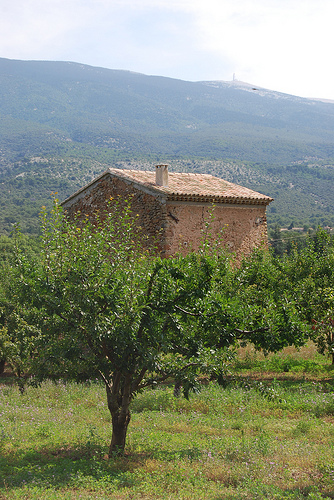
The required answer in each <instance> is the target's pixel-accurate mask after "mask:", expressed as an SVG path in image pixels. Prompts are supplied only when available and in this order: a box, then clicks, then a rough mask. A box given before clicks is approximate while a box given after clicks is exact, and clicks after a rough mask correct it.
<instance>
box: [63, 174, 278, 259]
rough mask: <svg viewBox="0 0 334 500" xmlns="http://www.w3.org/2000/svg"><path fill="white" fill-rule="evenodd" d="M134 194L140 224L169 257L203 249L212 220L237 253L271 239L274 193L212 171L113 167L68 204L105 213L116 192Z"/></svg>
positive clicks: (72, 210)
mask: <svg viewBox="0 0 334 500" xmlns="http://www.w3.org/2000/svg"><path fill="white" fill-rule="evenodd" d="M111 197H112V198H117V197H120V199H128V198H129V197H131V206H132V209H133V211H134V213H135V214H136V217H137V219H136V220H137V221H138V225H139V226H140V228H141V230H142V231H144V232H145V235H147V236H148V239H149V241H150V242H151V244H153V242H154V241H155V242H156V244H157V247H158V250H159V252H160V254H161V256H163V257H168V256H171V255H174V254H176V253H177V252H179V251H181V253H183V254H185V253H188V252H190V251H192V250H194V251H196V250H198V248H199V246H200V244H201V242H202V241H203V232H205V230H206V228H207V224H208V223H209V232H210V234H211V235H212V237H213V238H218V237H220V238H221V241H222V243H223V244H224V245H225V246H226V247H227V248H228V249H229V250H230V251H232V252H235V255H236V259H237V260H240V258H241V256H242V255H248V254H249V253H250V252H251V251H252V249H254V248H255V247H258V246H260V245H262V244H264V245H267V224H266V207H267V205H268V204H269V203H270V202H271V201H272V198H270V197H269V196H265V195H263V194H260V193H257V192H255V191H252V190H251V189H247V188H245V187H241V186H238V185H236V184H232V183H231V182H227V181H225V180H223V179H220V178H218V177H214V176H212V175H208V174H192V173H177V172H168V166H167V165H158V166H157V167H156V171H155V172H153V171H140V170H120V169H114V168H110V169H108V170H107V171H106V172H104V173H103V174H101V175H99V176H98V177H97V178H96V179H94V180H93V181H92V182H90V183H89V184H88V185H87V186H85V187H83V188H82V189H80V190H79V191H77V192H76V193H74V194H73V195H72V196H70V197H69V198H67V199H66V200H65V201H64V202H63V203H62V206H63V208H64V210H66V212H67V213H68V215H69V216H71V215H73V214H74V213H76V212H78V211H80V212H81V213H83V214H88V215H93V214H94V213H95V212H96V211H99V212H100V213H103V211H105V210H106V208H107V201H108V200H109V199H110V198H111Z"/></svg>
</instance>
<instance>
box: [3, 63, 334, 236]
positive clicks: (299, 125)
mask: <svg viewBox="0 0 334 500" xmlns="http://www.w3.org/2000/svg"><path fill="white" fill-rule="evenodd" d="M0 95H1V98H0V117H1V120H0V150H1V151H0V233H5V234H8V232H10V230H11V229H12V227H13V224H14V223H15V222H20V223H21V225H22V229H23V230H24V231H26V232H30V233H35V232H36V231H37V227H38V223H37V215H38V212H39V210H40V207H41V206H42V205H45V204H47V203H48V202H49V200H50V199H51V193H53V192H57V193H58V196H59V197H60V198H64V197H66V196H68V195H69V194H70V193H71V192H73V191H74V190H76V189H77V188H78V187H80V186H82V185H83V184H85V183H86V182H88V181H89V180H90V179H92V178H93V177H94V176H95V175H97V174H98V173H100V172H101V171H103V170H105V169H106V168H108V166H116V167H119V168H145V169H147V168H152V167H153V166H154V164H155V163H157V162H163V163H169V164H170V168H171V169H172V170H183V171H192V172H207V173H212V174H214V175H218V176H221V177H224V178H226V179H227V180H230V181H232V182H236V183H239V184H243V185H245V186H247V187H251V188H253V189H256V190H257V191H261V192H263V193H265V194H267V195H270V196H273V197H274V198H275V202H274V203H272V204H271V207H270V209H269V213H268V216H269V223H270V224H275V223H278V224H280V225H291V224H293V225H295V226H296V225H311V226H316V225H318V224H322V225H331V226H334V199H333V198H334V197H333V195H332V186H333V177H334V147H333V144H334V104H333V103H324V102H320V101H316V100H308V99H302V98H299V97H294V96H289V95H286V94H281V93H277V92H273V91H269V90H266V89H261V88H257V87H253V86H250V85H247V84H243V83H242V82H237V81H236V82H186V81H181V80H175V79H170V78H163V77H157V76H146V75H142V74H137V73H132V72H128V71H118V70H108V69H103V68H94V67H90V66H85V65H82V64H77V63H66V62H42V61H13V60H8V59H0Z"/></svg>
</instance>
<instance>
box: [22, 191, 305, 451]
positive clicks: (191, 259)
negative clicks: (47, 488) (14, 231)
mask: <svg viewBox="0 0 334 500" xmlns="http://www.w3.org/2000/svg"><path fill="white" fill-rule="evenodd" d="M102 215H103V216H102ZM102 215H101V216H100V215H99V214H97V215H96V218H95V220H94V224H93V223H92V222H90V220H89V218H88V217H86V216H85V215H84V214H79V215H78V218H77V219H76V220H74V221H70V220H68V219H67V218H66V216H65V215H64V214H63V213H62V211H61V208H60V207H59V205H58V204H57V203H55V205H54V208H53V210H52V212H51V215H50V216H48V214H47V213H46V212H44V213H43V215H42V234H43V251H42V259H41V261H37V262H36V263H35V264H28V265H27V264H26V262H25V261H19V262H18V267H17V269H18V273H19V275H20V277H21V280H20V290H21V297H22V302H23V303H24V306H25V307H26V308H32V309H33V310H38V311H39V315H38V316H36V318H38V321H39V329H38V334H36V338H35V345H34V354H33V356H32V363H33V373H34V374H35V376H36V378H37V379H38V380H42V379H43V378H46V377H50V376H52V377H54V378H55V379H59V378H67V379H69V378H73V379H75V380H85V379H87V377H93V376H96V375H98V376H99V377H100V378H101V379H102V380H103V382H104V384H105V387H106V392H107V402H108V408H109V411H110V414H111V418H112V438H111V444H110V449H109V455H110V456H112V455H113V454H114V453H122V452H123V450H124V447H125V441H126V433H127V428H128V425H129V422H130V403H131V400H132V399H133V398H134V397H135V395H136V394H137V393H138V392H139V391H141V390H143V389H144V388H145V387H147V386H150V385H152V384H155V383H158V382H161V381H163V380H166V379H167V378H169V377H173V378H174V379H175V380H176V381H178V382H179V383H182V385H183V391H184V394H185V396H188V393H189V390H190V389H191V388H194V387H195V385H196V379H197V377H198V374H199V373H209V374H210V375H214V376H215V377H216V378H217V379H218V380H222V378H223V375H224V370H225V368H226V363H228V361H229V356H230V354H229V353H230V351H229V350H228V348H230V347H233V346H234V345H236V344H237V343H238V342H239V340H242V341H248V340H250V341H252V342H254V343H255V345H256V346H257V347H261V348H265V349H266V350H277V349H279V348H281V347H282V346H283V345H286V343H287V342H289V341H291V342H292V343H293V342H297V341H298V342H302V340H303V332H302V331H300V332H299V330H298V328H299V326H300V325H299V323H298V321H297V318H296V306H295V304H294V303H293V302H292V301H290V299H289V297H288V296H287V295H286V300H285V301H284V302H283V305H282V301H281V299H282V296H281V294H279V293H278V292H277V290H276V289H275V286H274V283H273V281H274V278H273V273H272V271H273V269H272V268H271V267H270V266H272V264H271V263H270V262H269V261H267V260H266V258H265V257H264V256H263V257H261V255H262V254H261V252H259V253H258V254H257V256H256V257H254V258H253V260H251V259H250V260H248V261H247V262H248V263H245V264H244V265H243V267H242V268H241V269H233V267H232V266H230V264H229V261H228V259H227V258H226V257H225V256H224V255H223V254H221V253H215V252H214V251H213V252H212V251H207V250H208V249H207V248H206V247H205V245H204V247H203V250H202V251H200V252H199V253H197V254H190V255H188V256H186V257H181V256H176V257H175V258H173V259H166V260H161V259H160V258H159V257H158V256H155V255H153V253H150V252H149V251H147V250H143V248H144V247H145V245H141V243H140V241H141V237H140V235H139V234H138V233H139V231H140V228H138V227H137V226H136V223H135V218H136V217H135V214H133V213H132V212H131V207H130V205H127V206H125V208H121V207H120V206H119V205H118V203H116V202H115V201H114V200H112V201H111V202H110V206H109V208H108V212H107V213H105V214H102ZM277 272H278V271H277ZM261 273H262V274H261ZM256 276H257V277H256ZM259 276H262V278H263V279H262V280H261V281H260V284H259V285H257V284H255V287H254V283H253V280H257V283H258V280H259ZM264 278H265V279H264ZM291 327H293V328H294V330H293V333H294V334H295V335H296V334H297V333H298V336H297V337H296V336H295V337H294V338H292V333H291V332H290V329H291ZM296 338H297V340H296Z"/></svg>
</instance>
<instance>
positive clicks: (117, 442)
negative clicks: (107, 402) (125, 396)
mask: <svg viewBox="0 0 334 500" xmlns="http://www.w3.org/2000/svg"><path fill="white" fill-rule="evenodd" d="M122 410H123V409H122V408H121V409H120V410H119V411H117V412H116V413H115V414H113V415H112V417H111V418H112V437H111V443H110V447H109V458H112V457H113V456H115V455H123V453H124V448H125V441H126V433H127V430H128V425H129V422H130V417H131V416H130V411H129V409H128V410H127V411H125V412H124V411H122Z"/></svg>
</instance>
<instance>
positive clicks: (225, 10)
mask: <svg viewBox="0 0 334 500" xmlns="http://www.w3.org/2000/svg"><path fill="white" fill-rule="evenodd" d="M333 25H334V1H333V0H0V57H7V58H9V59H25V60H27V59H38V60H51V61H52V60H58V61H75V62H79V63H84V64H90V65H92V66H102V67H105V68H111V69H126V70H131V71H137V72H139V73H144V74H148V75H160V76H168V77H172V78H180V79H182V80H191V81H199V80H232V77H233V73H235V75H236V78H237V79H238V80H242V81H246V82H248V83H252V84H254V85H257V86H261V87H266V88H269V89H272V90H277V91H280V92H286V93H289V94H294V95H298V96H303V97H318V98H328V99H334V64H333V48H334V43H333V42H334V35H333V33H334V27H333Z"/></svg>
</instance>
